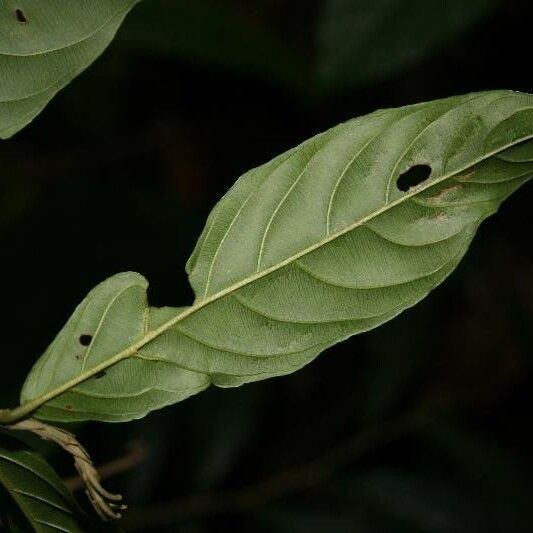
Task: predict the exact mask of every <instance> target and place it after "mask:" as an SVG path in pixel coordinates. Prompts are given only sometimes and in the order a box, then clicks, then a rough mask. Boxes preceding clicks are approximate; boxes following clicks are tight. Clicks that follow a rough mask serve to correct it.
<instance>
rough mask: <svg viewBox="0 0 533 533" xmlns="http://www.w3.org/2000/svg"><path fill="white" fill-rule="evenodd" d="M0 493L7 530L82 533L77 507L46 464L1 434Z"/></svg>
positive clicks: (0, 504) (39, 457) (35, 454)
mask: <svg viewBox="0 0 533 533" xmlns="http://www.w3.org/2000/svg"><path fill="white" fill-rule="evenodd" d="M0 492H2V496H3V497H2V500H1V502H0V507H1V508H2V513H1V515H2V520H3V521H4V525H5V526H6V527H8V530H9V531H36V532H38V533H41V532H42V533H48V532H50V531H67V532H69V533H76V532H78V531H79V532H80V533H81V532H83V531H86V530H85V529H84V528H83V527H82V526H81V525H80V518H79V516H78V515H79V513H80V511H79V509H78V507H77V504H76V503H75V501H74V499H73V498H72V496H71V494H70V493H69V491H68V490H67V489H66V487H65V486H64V485H63V483H62V481H61V479H59V477H58V475H57V474H56V473H55V472H54V470H53V469H52V468H51V467H50V465H49V464H48V463H47V462H46V461H45V460H44V459H42V457H41V456H40V455H39V454H37V453H35V452H30V451H28V450H26V449H24V448H23V447H21V445H20V444H18V443H17V441H15V440H14V439H8V438H7V437H6V436H5V435H2V438H1V439H0Z"/></svg>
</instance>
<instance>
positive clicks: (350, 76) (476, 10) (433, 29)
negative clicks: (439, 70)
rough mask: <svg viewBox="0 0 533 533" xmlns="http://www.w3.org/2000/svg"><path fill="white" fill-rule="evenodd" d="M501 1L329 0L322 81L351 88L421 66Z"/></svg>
mask: <svg viewBox="0 0 533 533" xmlns="http://www.w3.org/2000/svg"><path fill="white" fill-rule="evenodd" d="M495 5H496V2H495V0H470V1H469V2H464V1H463V0H447V1H446V2H443V1H442V0H326V2H325V5H324V12H323V15H322V18H321V23H320V26H319V32H318V66H317V69H318V81H319V83H320V85H321V86H322V88H324V89H326V90H335V89H339V88H340V89H345V88H349V87H351V86H354V85H360V84H364V83H371V82H375V81H379V80H381V79H385V78H387V77H389V76H393V75H395V74H397V73H398V72H401V71H402V70H403V69H405V68H407V67H410V66H412V65H416V64H417V63H418V62H420V61H421V60H424V59H426V58H427V57H428V56H429V55H430V54H431V53H432V52H434V51H435V50H437V49H438V48H439V47H442V46H443V45H445V44H446V43H447V42H448V41H450V40H453V39H454V37H455V36H457V34H459V33H461V32H463V31H465V30H466V29H468V28H469V27H470V26H472V25H473V24H474V23H475V22H476V21H478V20H479V19H481V18H482V16H483V15H485V14H487V13H488V12H489V11H490V10H491V8H492V7H494V6H495Z"/></svg>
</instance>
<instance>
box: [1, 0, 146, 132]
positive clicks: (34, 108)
mask: <svg viewBox="0 0 533 533" xmlns="http://www.w3.org/2000/svg"><path fill="white" fill-rule="evenodd" d="M138 1H139V0H86V1H84V2H81V3H80V2H64V1H61V0H16V1H15V0H6V1H4V2H2V3H1V4H0V28H3V31H2V32H0V138H3V139H6V138H8V137H10V136H12V135H14V134H15V133H17V132H18V131H19V130H21V129H22V128H23V127H24V126H26V125H27V124H28V123H29V122H31V121H32V120H33V119H34V118H35V117H36V116H37V115H38V114H39V113H40V112H41V111H42V110H43V108H44V107H45V106H46V104H47V103H48V102H49V101H50V100H51V99H52V98H53V96H54V95H55V94H56V93H57V92H58V91H59V90H60V89H62V88H63V87H65V86H66V85H68V83H69V82H70V81H71V80H72V79H73V78H75V77H76V76H77V75H78V74H80V72H82V71H83V70H85V69H86V68H87V67H88V66H89V65H90V64H91V63H92V62H93V61H94V60H95V59H96V58H97V57H98V56H99V55H100V54H101V53H102V52H103V51H104V50H105V48H106V47H107V45H108V44H109V43H110V42H111V40H112V39H113V37H114V36H115V33H116V31H117V29H118V28H119V26H120V24H121V23H122V21H123V20H124V17H125V16H126V14H127V13H128V11H129V10H130V9H131V8H132V7H133V6H134V5H135V4H136V3H137V2H138Z"/></svg>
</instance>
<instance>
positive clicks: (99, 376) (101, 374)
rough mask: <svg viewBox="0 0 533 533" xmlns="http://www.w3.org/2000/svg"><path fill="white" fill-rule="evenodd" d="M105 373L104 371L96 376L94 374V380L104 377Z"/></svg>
mask: <svg viewBox="0 0 533 533" xmlns="http://www.w3.org/2000/svg"><path fill="white" fill-rule="evenodd" d="M106 373H107V372H106V371H105V370H102V371H101V372H98V374H95V375H94V377H95V378H96V379H102V378H103V377H104V376H105V375H106Z"/></svg>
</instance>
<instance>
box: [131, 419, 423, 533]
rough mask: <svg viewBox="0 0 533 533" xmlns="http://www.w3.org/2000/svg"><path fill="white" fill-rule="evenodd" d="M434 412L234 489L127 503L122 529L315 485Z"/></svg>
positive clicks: (261, 501)
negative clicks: (132, 506) (141, 506)
mask: <svg viewBox="0 0 533 533" xmlns="http://www.w3.org/2000/svg"><path fill="white" fill-rule="evenodd" d="M432 420H433V417H430V416H428V415H427V414H425V413H422V412H419V411H418V412H412V413H408V414H406V415H403V416H401V417H398V418H397V419H395V420H392V421H389V422H385V423H382V424H379V425H377V426H375V427H373V428H369V429H367V430H365V431H362V432H359V433H357V434H356V435H354V436H352V437H351V438H349V439H347V440H345V441H343V442H341V443H340V444H338V445H337V446H335V447H333V448H332V449H330V450H328V451H327V452H326V453H325V454H324V455H322V456H320V457H318V458H316V459H314V460H312V461H310V462H308V463H304V464H302V465H299V466H296V467H294V468H291V469H289V470H284V471H282V472H278V473H276V474H274V475H272V476H270V477H267V478H266V479H264V480H262V481H258V482H256V483H253V484H251V485H249V486H247V487H243V488H241V489H237V490H233V491H224V492H218V493H217V492H212V493H198V494H193V495H191V496H188V497H185V498H182V499H177V500H171V501H168V502H164V503H160V504H156V505H153V506H151V507H147V508H144V509H138V510H135V509H132V510H130V512H129V513H128V514H127V516H126V517H125V519H124V522H123V524H122V525H123V526H124V527H125V529H127V530H130V531H131V530H141V529H143V528H146V527H148V526H149V527H151V528H154V527H158V526H159V527H161V526H165V525H168V524H174V523H177V522H180V521H183V520H187V519H190V518H194V517H198V516H202V517H205V516H208V515H216V514H222V513H228V512H243V511H247V510H250V509H253V508H257V507H261V506H264V505H265V504H267V503H269V502H271V501H273V500H277V499H279V498H281V497H283V496H287V495H288V494H292V493H296V492H300V491H302V490H306V489H309V488H312V487H316V486H318V485H320V484H321V483H323V482H324V481H326V480H327V479H328V478H330V477H331V476H332V475H333V474H334V473H335V472H336V471H337V470H339V469H340V468H342V467H343V466H345V465H347V464H349V463H350V462H352V461H354V460H356V459H359V458H360V457H362V456H364V455H365V454H367V453H369V452H370V451H375V450H376V449H377V448H380V447H383V446H386V445H388V444H391V443H392V442H395V441H397V440H399V439H401V438H403V437H405V436H407V435H410V434H412V433H413V432H416V431H418V430H420V429H421V428H423V427H425V426H426V425H427V424H429V423H430V422H431V421H432Z"/></svg>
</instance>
